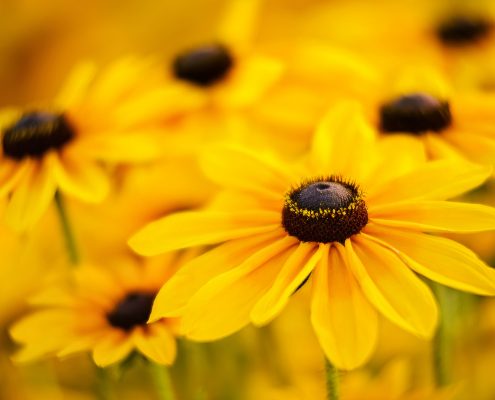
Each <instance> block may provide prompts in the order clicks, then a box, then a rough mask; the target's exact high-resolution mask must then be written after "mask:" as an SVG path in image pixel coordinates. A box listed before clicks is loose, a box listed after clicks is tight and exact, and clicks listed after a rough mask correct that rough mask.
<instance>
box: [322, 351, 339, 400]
mask: <svg viewBox="0 0 495 400" xmlns="http://www.w3.org/2000/svg"><path fill="white" fill-rule="evenodd" d="M325 371H326V379H327V399H328V400H339V397H340V395H339V371H337V368H335V367H334V366H333V365H332V364H331V363H330V361H328V359H327V358H325Z"/></svg>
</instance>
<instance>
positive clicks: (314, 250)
mask: <svg viewBox="0 0 495 400" xmlns="http://www.w3.org/2000/svg"><path fill="white" fill-rule="evenodd" d="M322 251H323V249H322V248H321V247H320V248H318V245H317V244H316V243H300V244H299V246H298V247H297V249H296V250H295V251H294V252H293V253H292V254H291V256H290V257H289V258H288V259H287V261H286V262H285V263H284V265H282V267H281V269H280V272H279V274H278V275H277V278H276V279H275V282H274V284H273V286H272V287H271V288H270V289H269V290H268V291H267V292H266V293H265V294H264V295H263V297H262V298H261V299H260V301H259V302H258V303H256V305H255V306H254V308H253V310H252V312H251V321H252V322H253V323H254V324H255V325H265V324H267V323H268V322H270V320H272V319H273V318H275V316H277V315H278V314H279V313H280V311H282V309H283V308H284V306H285V305H286V304H287V302H288V301H289V299H290V297H291V296H292V294H293V293H294V292H295V291H296V290H297V288H298V287H299V286H300V285H301V284H302V283H303V282H304V280H305V279H307V278H308V277H309V275H310V274H311V272H312V271H313V268H314V267H315V265H316V263H317V262H318V261H319V260H320V258H321V255H322Z"/></svg>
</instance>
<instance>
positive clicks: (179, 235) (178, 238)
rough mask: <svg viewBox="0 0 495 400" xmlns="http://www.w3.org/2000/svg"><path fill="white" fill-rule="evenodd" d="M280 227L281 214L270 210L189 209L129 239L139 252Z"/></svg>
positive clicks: (155, 252) (174, 247)
mask: <svg viewBox="0 0 495 400" xmlns="http://www.w3.org/2000/svg"><path fill="white" fill-rule="evenodd" d="M279 228H280V214H279V213H276V212H272V211H245V212H242V211H241V212H238V213H226V212H221V211H188V212H181V213H177V214H173V215H169V216H167V217H164V218H162V219H159V220H157V221H155V222H152V223H150V224H148V225H146V226H145V227H144V228H143V229H141V230H140V231H139V232H138V233H136V234H135V235H134V236H133V237H132V238H131V239H130V240H129V245H130V246H131V247H132V248H133V249H134V250H135V251H136V252H138V253H139V254H142V255H147V256H151V255H156V254H160V253H165V252H166V251H169V250H176V249H181V248H186V247H192V246H200V245H206V244H215V243H220V242H224V241H226V240H232V239H237V238H241V237H246V236H250V235H254V234H259V233H265V232H271V231H274V230H276V229H279Z"/></svg>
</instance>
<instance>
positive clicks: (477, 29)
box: [436, 15, 492, 47]
mask: <svg viewBox="0 0 495 400" xmlns="http://www.w3.org/2000/svg"><path fill="white" fill-rule="evenodd" d="M491 29H492V24H491V23H490V21H488V20H486V19H484V18H482V17H466V16H461V15H459V16H454V17H451V18H449V19H446V20H444V21H443V22H442V23H440V25H439V26H438V28H437V31H436V34H437V37H438V39H439V40H440V41H441V42H442V43H443V44H444V45H446V46H449V47H457V46H465V45H469V44H473V43H476V42H478V41H480V40H481V39H483V38H485V37H486V36H488V34H489V33H490V30H491Z"/></svg>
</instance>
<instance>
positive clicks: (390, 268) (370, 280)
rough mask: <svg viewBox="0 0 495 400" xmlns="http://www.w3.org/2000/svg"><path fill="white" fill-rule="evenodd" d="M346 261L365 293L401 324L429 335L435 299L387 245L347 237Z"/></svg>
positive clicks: (427, 336)
mask: <svg viewBox="0 0 495 400" xmlns="http://www.w3.org/2000/svg"><path fill="white" fill-rule="evenodd" d="M345 249H346V255H347V261H348V263H349V266H350V267H351V268H352V271H353V273H354V276H355V277H356V279H357V280H358V281H359V283H360V285H361V287H362V289H363V292H364V293H365V295H366V297H367V298H368V300H369V301H370V303H372V304H373V305H374V306H375V307H376V308H377V309H378V310H379V311H380V312H381V313H382V314H383V315H384V316H385V317H387V318H388V319H390V320H391V321H392V322H394V323H396V324H397V325H399V326H400V327H401V328H403V329H405V330H407V331H409V332H412V333H414V334H417V335H418V336H421V337H425V338H430V337H431V336H432V335H433V333H434V330H435V327H436V324H437V318H438V310H437V305H436V303H435V299H434V297H433V295H432V293H431V291H430V289H429V288H428V286H426V285H425V284H424V283H423V282H421V280H420V279H419V278H418V277H417V276H416V275H415V274H414V273H413V272H412V271H411V270H410V269H409V268H408V267H407V266H406V264H404V262H403V261H402V260H401V259H400V258H399V257H398V256H397V255H396V254H395V253H393V252H391V251H390V250H389V249H386V248H384V247H382V246H380V245H378V244H376V243H375V242H373V241H370V240H366V239H365V237H364V236H363V235H356V236H354V237H353V240H352V243H351V240H350V239H348V240H347V241H346V244H345Z"/></svg>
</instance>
